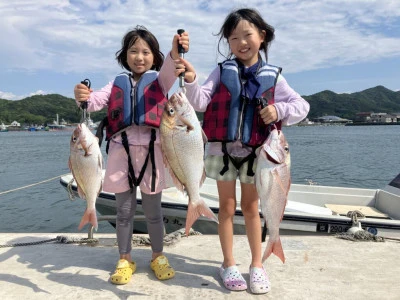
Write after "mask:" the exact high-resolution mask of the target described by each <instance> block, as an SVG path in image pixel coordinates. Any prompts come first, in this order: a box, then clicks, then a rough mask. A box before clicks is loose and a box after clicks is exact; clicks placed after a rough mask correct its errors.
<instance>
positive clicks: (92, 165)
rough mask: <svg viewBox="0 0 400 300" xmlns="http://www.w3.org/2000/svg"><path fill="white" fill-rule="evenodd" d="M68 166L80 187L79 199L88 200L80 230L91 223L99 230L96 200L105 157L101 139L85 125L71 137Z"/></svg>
mask: <svg viewBox="0 0 400 300" xmlns="http://www.w3.org/2000/svg"><path fill="white" fill-rule="evenodd" d="M68 166H69V169H70V170H71V172H72V176H73V178H74V180H75V181H76V184H77V186H78V195H79V197H80V198H81V199H84V200H86V209H85V212H84V214H83V217H82V219H81V221H80V223H79V226H78V229H79V230H81V229H82V228H83V227H84V226H85V225H86V224H88V223H90V224H92V225H93V227H94V228H95V229H96V230H97V228H98V222H97V215H96V199H97V196H98V195H99V193H100V192H101V190H102V187H103V181H102V170H103V156H102V153H101V150H100V146H99V139H98V138H97V137H96V136H95V135H94V134H93V133H92V132H91V131H90V130H89V128H88V127H87V126H86V124H85V123H80V124H78V126H77V127H76V128H75V129H74V131H73V133H72V135H71V141H70V156H69V160H68Z"/></svg>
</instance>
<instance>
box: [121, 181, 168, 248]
mask: <svg viewBox="0 0 400 300" xmlns="http://www.w3.org/2000/svg"><path fill="white" fill-rule="evenodd" d="M141 194H142V207H143V212H144V215H145V216H146V223H147V231H148V233H149V237H150V240H151V249H152V250H153V252H155V253H158V252H162V251H163V239H164V222H163V215H162V211H161V192H160V193H158V194H152V195H149V194H144V193H141ZM115 198H116V202H117V242H118V249H119V253H120V254H128V253H130V252H131V250H132V245H131V241H132V232H133V216H134V215H135V212H136V189H134V190H133V192H132V193H130V191H127V192H124V193H116V194H115Z"/></svg>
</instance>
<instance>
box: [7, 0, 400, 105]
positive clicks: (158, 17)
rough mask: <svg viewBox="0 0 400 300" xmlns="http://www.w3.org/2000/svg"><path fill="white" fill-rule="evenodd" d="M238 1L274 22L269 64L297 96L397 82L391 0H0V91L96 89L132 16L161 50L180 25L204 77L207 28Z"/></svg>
mask: <svg viewBox="0 0 400 300" xmlns="http://www.w3.org/2000/svg"><path fill="white" fill-rule="evenodd" d="M241 7H252V8H256V9H257V10H258V11H259V12H260V13H261V14H262V16H263V17H264V19H265V20H266V21H267V22H268V23H269V24H271V25H272V26H274V27H275V40H274V41H273V43H272V45H271V47H270V50H269V63H271V64H274V65H277V66H281V67H282V68H283V75H284V76H285V77H286V79H287V80H288V82H289V84H290V85H291V86H292V87H293V88H294V89H295V90H296V91H297V92H298V93H299V94H301V95H311V94H314V93H317V92H320V91H323V90H331V91H334V92H336V93H351V92H357V91H362V90H365V89H368V88H371V87H375V86H377V85H383V86H385V87H387V88H389V89H391V90H394V91H398V90H400V1H398V0H377V1H374V0H348V1H341V0H329V1H328V0H319V1H308V0H282V1H280V0H277V1H272V0H259V1H253V0H247V1H235V0H218V1H215V0H206V1H193V0H192V1H182V0H181V1H175V0H168V1H164V0H146V1H141V0H124V1H122V0H121V1H117V0H115V1H111V0H110V1H108V0H89V1H77V0H71V1H67V0H51V1H49V0H14V1H9V0H0V28H1V30H0V39H1V41H2V43H1V46H0V66H1V68H0V98H2V99H9V100H19V99H22V98H25V97H27V96H30V95H34V94H49V93H57V94H61V95H63V96H66V97H71V98H72V97H73V87H74V85H75V84H76V83H77V82H79V81H81V80H83V79H84V78H89V79H90V80H91V81H92V88H94V89H98V88H101V87H103V86H104V85H106V84H107V83H108V82H109V81H111V80H112V79H113V78H114V77H115V75H116V74H118V73H119V72H121V71H122V69H121V68H120V67H119V66H118V64H117V62H116V60H115V52H116V51H117V50H119V48H120V44H121V39H122V37H123V35H124V34H125V33H126V32H127V31H128V30H129V29H132V28H133V27H135V26H136V25H138V24H140V25H144V26H146V27H147V28H148V29H149V30H150V31H152V32H153V33H154V34H155V36H156V37H157V38H158V40H159V42H160V45H161V50H162V52H163V53H164V54H166V53H167V52H168V51H169V49H170V48H171V42H172V37H173V35H174V34H175V32H176V29H178V28H185V29H186V31H188V32H189V34H190V41H191V45H190V51H189V53H187V54H186V55H185V58H187V59H188V60H190V61H191V63H192V64H193V65H194V66H195V68H196V69H197V72H198V76H199V78H200V82H203V81H204V80H205V79H206V78H207V76H208V74H209V73H210V72H211V71H212V70H213V68H214V67H215V66H216V63H217V62H219V61H221V60H222V57H221V56H218V55H217V50H216V45H217V37H216V36H214V35H213V34H215V33H217V32H218V31H219V29H220V27H221V25H222V22H223V21H224V18H225V17H226V15H227V14H228V13H229V12H230V11H232V10H233V9H237V8H241ZM176 87H177V86H176V85H175V86H174V88H175V89H176ZM174 88H173V89H174ZM172 92H173V90H172Z"/></svg>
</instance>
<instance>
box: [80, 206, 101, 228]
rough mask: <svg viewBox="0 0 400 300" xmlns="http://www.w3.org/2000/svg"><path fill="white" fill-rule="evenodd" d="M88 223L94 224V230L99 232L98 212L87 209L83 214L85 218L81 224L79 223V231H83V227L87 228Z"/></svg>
mask: <svg viewBox="0 0 400 300" xmlns="http://www.w3.org/2000/svg"><path fill="white" fill-rule="evenodd" d="M87 223H90V224H92V225H93V227H94V229H96V230H97V228H98V223H97V215H96V210H95V209H93V208H92V209H88V208H86V210H85V213H84V214H83V217H82V219H81V222H80V223H79V226H78V230H81V229H82V228H83V226H85V225H86V224H87Z"/></svg>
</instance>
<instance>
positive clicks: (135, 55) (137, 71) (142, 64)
mask: <svg viewBox="0 0 400 300" xmlns="http://www.w3.org/2000/svg"><path fill="white" fill-rule="evenodd" d="M126 57H127V63H128V65H129V68H130V69H131V71H132V73H133V78H134V79H135V80H138V79H139V78H140V76H142V74H143V73H144V72H146V71H148V70H150V69H151V67H152V66H153V61H154V55H153V52H151V49H150V47H149V45H148V44H147V42H145V41H144V40H142V39H141V38H138V39H137V40H136V42H135V43H134V44H133V45H132V47H130V48H129V49H128V52H127V54H126Z"/></svg>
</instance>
